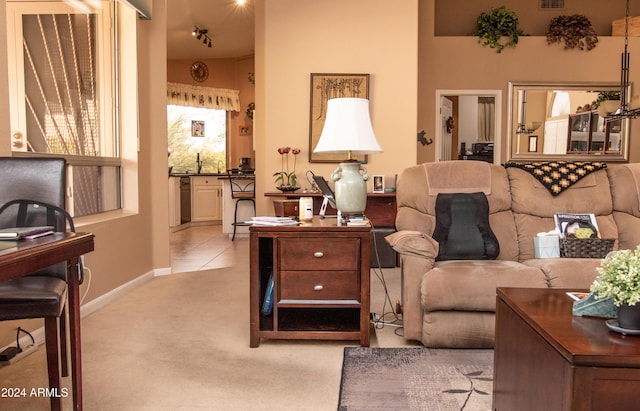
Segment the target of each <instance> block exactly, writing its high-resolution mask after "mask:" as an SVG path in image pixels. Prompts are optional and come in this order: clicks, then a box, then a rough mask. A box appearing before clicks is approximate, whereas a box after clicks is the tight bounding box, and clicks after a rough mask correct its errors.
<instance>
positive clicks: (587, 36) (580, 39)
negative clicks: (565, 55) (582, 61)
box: [547, 14, 598, 51]
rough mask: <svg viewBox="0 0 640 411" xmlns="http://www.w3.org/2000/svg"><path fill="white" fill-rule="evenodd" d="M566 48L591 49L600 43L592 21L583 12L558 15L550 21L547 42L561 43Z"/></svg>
mask: <svg viewBox="0 0 640 411" xmlns="http://www.w3.org/2000/svg"><path fill="white" fill-rule="evenodd" d="M563 40H564V48H565V49H575V48H577V49H579V50H586V51H589V50H591V49H593V48H594V47H595V46H596V44H597V43H598V35H597V34H596V31H595V30H594V29H593V26H592V25H591V21H589V19H588V18H586V17H585V16H583V15H582V14H573V15H571V16H557V17H554V18H553V19H551V21H550V22H549V29H548V30H547V44H553V43H561V42H562V41H563Z"/></svg>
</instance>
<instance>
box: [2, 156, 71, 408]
mask: <svg viewBox="0 0 640 411" xmlns="http://www.w3.org/2000/svg"><path fill="white" fill-rule="evenodd" d="M0 170H2V174H3V178H2V179H1V180H0V204H1V205H2V206H0V227H32V226H42V225H51V226H53V227H54V228H55V231H58V232H64V231H66V230H67V224H68V225H69V230H70V231H75V227H74V225H73V220H72V218H71V216H70V215H69V214H68V213H67V212H66V211H65V210H64V205H65V187H66V164H65V160H64V159H57V158H0ZM18 241H28V240H18ZM78 271H79V272H80V273H81V269H79V270H78ZM67 272H68V271H67V264H66V263H60V264H55V265H53V266H50V267H48V268H46V269H43V270H40V271H37V272H34V273H32V274H30V275H28V276H26V277H22V278H18V279H15V280H11V281H8V282H5V283H2V284H0V321H7V320H20V319H27V318H43V319H44V328H45V346H46V351H47V368H48V374H49V388H57V389H58V390H59V389H60V362H62V376H63V377H66V376H68V375H69V367H68V359H67V357H68V356H67V332H66V328H67V327H66V310H65V307H66V303H67ZM80 275H81V274H80ZM58 325H59V330H58ZM58 331H59V332H60V334H58ZM58 345H60V350H59V351H58ZM60 408H61V403H60V398H56V397H55V396H52V397H51V409H53V410H59V409H60Z"/></svg>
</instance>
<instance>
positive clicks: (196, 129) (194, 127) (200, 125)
mask: <svg viewBox="0 0 640 411" xmlns="http://www.w3.org/2000/svg"><path fill="white" fill-rule="evenodd" d="M191 137H204V121H201V120H191Z"/></svg>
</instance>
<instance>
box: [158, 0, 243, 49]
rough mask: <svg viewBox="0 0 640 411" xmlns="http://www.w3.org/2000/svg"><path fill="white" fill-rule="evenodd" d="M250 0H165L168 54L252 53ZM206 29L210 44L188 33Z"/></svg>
mask: <svg viewBox="0 0 640 411" xmlns="http://www.w3.org/2000/svg"><path fill="white" fill-rule="evenodd" d="M253 12H254V9H253V0H246V1H245V4H244V5H238V4H237V3H236V0H167V58H168V59H170V60H175V59H180V60H182V59H210V58H234V57H243V56H248V55H251V54H253V53H254V17H253V16H254V13H253ZM194 26H198V27H199V28H200V29H207V30H208V31H209V32H208V33H207V34H208V35H209V37H210V38H211V42H212V46H211V48H209V47H207V46H206V45H205V44H202V40H197V39H196V38H195V37H194V36H192V35H191V32H192V31H193V28H194Z"/></svg>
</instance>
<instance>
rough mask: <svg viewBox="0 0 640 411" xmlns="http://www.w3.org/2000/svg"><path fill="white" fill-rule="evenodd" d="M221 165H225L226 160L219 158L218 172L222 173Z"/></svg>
mask: <svg viewBox="0 0 640 411" xmlns="http://www.w3.org/2000/svg"><path fill="white" fill-rule="evenodd" d="M220 165H224V162H223V161H222V160H218V174H220V168H221V167H220Z"/></svg>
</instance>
